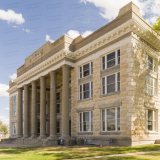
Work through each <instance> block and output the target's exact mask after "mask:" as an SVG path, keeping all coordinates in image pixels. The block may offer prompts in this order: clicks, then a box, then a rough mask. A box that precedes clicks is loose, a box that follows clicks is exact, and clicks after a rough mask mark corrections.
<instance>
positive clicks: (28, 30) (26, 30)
mask: <svg viewBox="0 0 160 160" xmlns="http://www.w3.org/2000/svg"><path fill="white" fill-rule="evenodd" d="M22 30H23V31H25V32H27V33H31V31H30V29H24V28H23V29H22Z"/></svg>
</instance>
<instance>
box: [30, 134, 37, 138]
mask: <svg viewBox="0 0 160 160" xmlns="http://www.w3.org/2000/svg"><path fill="white" fill-rule="evenodd" d="M29 138H30V139H36V138H37V135H31V137H29Z"/></svg>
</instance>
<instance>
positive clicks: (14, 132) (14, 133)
mask: <svg viewBox="0 0 160 160" xmlns="http://www.w3.org/2000/svg"><path fill="white" fill-rule="evenodd" d="M12 134H13V135H16V134H17V132H16V122H13V123H12Z"/></svg>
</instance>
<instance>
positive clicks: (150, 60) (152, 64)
mask: <svg viewBox="0 0 160 160" xmlns="http://www.w3.org/2000/svg"><path fill="white" fill-rule="evenodd" d="M147 69H150V70H152V71H153V72H156V60H155V59H154V58H152V57H151V56H149V55H147Z"/></svg>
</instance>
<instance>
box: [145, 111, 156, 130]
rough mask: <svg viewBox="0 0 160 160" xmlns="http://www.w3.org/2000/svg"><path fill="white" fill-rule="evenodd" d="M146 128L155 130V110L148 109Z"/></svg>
mask: <svg viewBox="0 0 160 160" xmlns="http://www.w3.org/2000/svg"><path fill="white" fill-rule="evenodd" d="M147 112H148V116H147V129H148V131H154V132H155V131H157V111H156V110H151V109H148V110H147Z"/></svg>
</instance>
